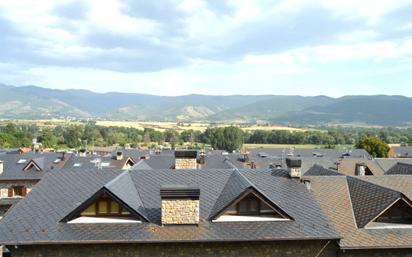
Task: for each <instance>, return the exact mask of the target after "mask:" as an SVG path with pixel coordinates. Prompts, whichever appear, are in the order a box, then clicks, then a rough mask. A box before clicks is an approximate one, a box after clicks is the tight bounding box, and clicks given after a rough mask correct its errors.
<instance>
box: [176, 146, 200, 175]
mask: <svg viewBox="0 0 412 257" xmlns="http://www.w3.org/2000/svg"><path fill="white" fill-rule="evenodd" d="M175 169H177V170H178V169H197V151H195V150H177V151H175Z"/></svg>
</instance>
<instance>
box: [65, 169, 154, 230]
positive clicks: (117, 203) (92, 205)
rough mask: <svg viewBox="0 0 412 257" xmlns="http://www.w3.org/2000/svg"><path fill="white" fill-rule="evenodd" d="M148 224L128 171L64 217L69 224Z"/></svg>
mask: <svg viewBox="0 0 412 257" xmlns="http://www.w3.org/2000/svg"><path fill="white" fill-rule="evenodd" d="M142 221H148V219H147V215H146V212H145V208H144V207H143V204H142V201H141V199H140V195H139V193H138V191H137V190H136V188H135V186H134V184H133V181H132V179H131V177H130V174H129V173H128V171H125V172H123V173H121V174H120V175H118V176H117V177H115V178H114V179H113V180H111V181H110V182H108V183H107V184H106V185H104V186H103V187H102V188H100V189H99V190H98V191H97V192H95V193H94V194H93V195H91V196H90V197H88V198H87V199H85V200H84V201H83V202H82V203H81V204H80V205H79V206H77V207H76V208H75V209H74V210H72V211H71V212H70V213H69V214H67V216H65V217H64V218H63V219H62V220H61V222H67V223H140V222H142Z"/></svg>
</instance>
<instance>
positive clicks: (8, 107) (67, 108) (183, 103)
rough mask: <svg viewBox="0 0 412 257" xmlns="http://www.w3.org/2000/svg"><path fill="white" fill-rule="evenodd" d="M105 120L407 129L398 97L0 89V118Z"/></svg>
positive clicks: (410, 118) (410, 108)
mask: <svg viewBox="0 0 412 257" xmlns="http://www.w3.org/2000/svg"><path fill="white" fill-rule="evenodd" d="M69 117H70V118H78V119H87V118H91V119H107V120H137V121H145V120H150V121H185V122H187V121H199V122H225V123H227V122H252V123H254V122H268V123H276V124H284V125H301V126H305V125H324V124H348V125H350V124H365V125H381V126H408V125H411V124H412V98H410V97H404V96H386V95H374V96H344V97H340V98H331V97H327V96H313V97H312V96H311V97H304V96H277V95H232V96H209V95H184V96H176V97H168V96H155V95H145V94H136V93H104V94H101V93H94V92H91V91H87V90H55V89H48V88H42V87H38V86H22V87H14V86H8V85H0V118H1V119H50V118H69Z"/></svg>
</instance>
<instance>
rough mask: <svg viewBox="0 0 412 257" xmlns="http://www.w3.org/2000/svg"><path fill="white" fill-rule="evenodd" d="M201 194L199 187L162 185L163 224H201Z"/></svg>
mask: <svg viewBox="0 0 412 257" xmlns="http://www.w3.org/2000/svg"><path fill="white" fill-rule="evenodd" d="M199 196H200V189H199V188H197V187H189V186H184V185H172V186H162V187H161V188H160V197H161V199H162V225H196V224H199Z"/></svg>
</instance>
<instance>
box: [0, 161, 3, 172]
mask: <svg viewBox="0 0 412 257" xmlns="http://www.w3.org/2000/svg"><path fill="white" fill-rule="evenodd" d="M3 169H4V163H3V161H0V175H1V174H3Z"/></svg>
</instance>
